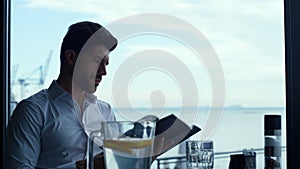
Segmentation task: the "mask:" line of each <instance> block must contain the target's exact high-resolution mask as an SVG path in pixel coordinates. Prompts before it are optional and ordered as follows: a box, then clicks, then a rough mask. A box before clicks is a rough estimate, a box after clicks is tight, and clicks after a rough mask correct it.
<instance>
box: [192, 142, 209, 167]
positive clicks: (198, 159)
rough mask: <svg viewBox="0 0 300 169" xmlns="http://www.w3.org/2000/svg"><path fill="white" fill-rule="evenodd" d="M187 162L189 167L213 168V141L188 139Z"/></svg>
mask: <svg viewBox="0 0 300 169" xmlns="http://www.w3.org/2000/svg"><path fill="white" fill-rule="evenodd" d="M186 164H187V168H188V169H212V168H213V166H214V149H213V141H212V140H200V141H199V140H191V141H187V142H186Z"/></svg>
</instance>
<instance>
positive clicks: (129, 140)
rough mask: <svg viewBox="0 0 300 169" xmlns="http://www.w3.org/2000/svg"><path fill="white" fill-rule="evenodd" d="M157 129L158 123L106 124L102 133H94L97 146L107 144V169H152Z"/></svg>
mask: <svg viewBox="0 0 300 169" xmlns="http://www.w3.org/2000/svg"><path fill="white" fill-rule="evenodd" d="M155 127H156V123H155V122H151V121H139V122H132V121H114V122H102V123H101V130H99V131H95V132H92V133H91V139H92V141H93V142H94V143H96V145H97V143H98V144H99V145H98V146H102V145H103V149H104V160H105V167H106V169H149V168H150V166H151V162H152V156H153V145H154V136H155ZM92 145H94V144H92ZM92 145H91V147H90V150H92V151H93V150H94V148H93V146H92ZM91 154H93V153H91ZM89 161H90V162H92V161H93V160H89ZM90 166H91V167H92V166H93V164H91V165H90Z"/></svg>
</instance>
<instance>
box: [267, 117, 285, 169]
mask: <svg viewBox="0 0 300 169" xmlns="http://www.w3.org/2000/svg"><path fill="white" fill-rule="evenodd" d="M264 127H265V132H264V137H265V138H264V139H265V169H281V116H280V115H265V117H264Z"/></svg>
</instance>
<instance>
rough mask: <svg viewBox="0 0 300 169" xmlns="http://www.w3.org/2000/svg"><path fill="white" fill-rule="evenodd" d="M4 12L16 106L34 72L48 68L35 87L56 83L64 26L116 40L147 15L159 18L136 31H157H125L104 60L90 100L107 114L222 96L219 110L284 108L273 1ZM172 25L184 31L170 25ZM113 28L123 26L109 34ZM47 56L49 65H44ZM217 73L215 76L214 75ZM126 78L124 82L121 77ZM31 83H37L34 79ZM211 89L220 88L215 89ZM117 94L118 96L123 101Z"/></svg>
mask: <svg viewBox="0 0 300 169" xmlns="http://www.w3.org/2000/svg"><path fill="white" fill-rule="evenodd" d="M165 4H166V5H165ZM11 12H12V15H11V23H12V24H11V67H12V71H11V73H12V77H14V78H12V79H15V81H14V85H13V87H12V91H13V93H14V95H15V97H16V99H17V100H20V99H21V96H20V95H21V94H20V93H21V89H20V85H19V84H18V79H20V78H25V77H27V76H28V75H29V74H30V73H31V72H32V71H34V70H36V69H37V68H38V67H39V66H41V65H42V66H44V67H46V65H48V71H47V72H48V73H47V76H46V78H45V84H44V86H42V88H47V87H48V86H49V85H50V83H51V82H52V80H54V79H56V78H57V76H58V73H59V66H60V65H59V64H60V63H59V52H60V44H61V42H62V39H63V36H64V35H65V33H66V31H67V28H68V26H69V25H70V24H72V23H75V22H78V21H83V20H90V21H95V22H98V23H100V24H101V25H103V26H107V27H108V28H111V31H112V33H113V34H116V35H118V36H120V37H121V35H120V34H119V33H122V32H126V31H128V32H130V29H132V30H133V31H135V27H134V25H135V24H137V23H130V22H131V21H133V20H132V19H131V20H130V19H129V20H128V19H127V18H131V17H132V16H140V15H141V14H145V13H147V14H148V15H149V14H150V15H149V16H154V14H158V15H159V16H162V18H159V17H157V20H155V21H153V20H151V17H149V18H150V19H149V18H147V17H145V19H144V20H143V19H142V20H139V23H140V24H137V26H145V27H146V28H149V27H151V28H152V27H153V29H154V30H156V31H157V32H154V33H153V32H144V33H141V34H134V32H133V33H132V34H131V36H128V37H126V38H121V39H119V40H120V43H119V44H118V47H117V49H116V50H115V51H113V52H112V53H111V54H110V64H109V66H108V75H107V76H106V77H104V79H103V82H101V83H102V84H101V86H99V89H98V91H97V92H96V93H95V94H96V95H97V97H98V98H99V99H102V100H104V101H107V102H109V103H111V104H112V106H114V107H116V106H117V107H126V106H128V104H131V106H133V107H151V106H152V107H160V106H167V107H176V106H179V105H180V106H207V105H211V104H212V102H213V100H214V99H216V100H218V99H219V98H218V96H219V95H222V92H224V93H225V100H224V105H225V106H230V105H243V106H246V107H253V106H255V107H284V106H285V101H284V100H285V99H284V98H285V84H284V82H285V81H284V69H285V68H284V41H283V40H284V32H283V30H284V29H283V28H284V26H283V2H282V1H281V0H265V1H259V0H255V1H253V0H223V1H221V0H210V1H207V0H197V1H196V0H191V1H188V2H187V1H183V0H173V1H168V0H161V1H141V0H132V1H130V3H128V2H127V1H115V0H112V1H101V0H86V1H82V0H72V1H71V0H64V1H61V0H42V1H40V0H16V1H13V2H12V11H11ZM151 14H153V15H151ZM167 16H168V17H170V18H173V19H174V23H173V24H171V25H174V27H172V29H171V30H172V31H174V32H172V31H170V33H168V32H167V31H168V30H169V28H168V27H167V26H168V24H169V22H168V20H167V21H165V20H164V19H165V18H166V17H167ZM124 18H125V19H124ZM123 20H125V21H124V22H122V21H123ZM160 20H161V22H159V21H160ZM180 21H182V22H183V23H187V24H189V25H190V26H189V27H184V24H183V25H181V24H178V22H180ZM170 22H171V21H170ZM118 23H122V24H123V26H120V27H117V28H116V26H115V25H117V24H118ZM151 23H158V24H151ZM122 24H121V25H122ZM124 25H125V26H124ZM191 27H192V28H195V29H197V31H198V32H200V33H201V35H202V38H203V39H202V40H203V44H204V46H205V45H207V44H208V46H209V49H213V50H214V52H215V54H216V56H217V58H216V60H217V61H218V62H219V63H220V65H218V64H217V62H215V61H214V62H209V63H207V62H206V60H205V59H206V55H201V54H200V55H199V53H197V50H195V48H194V46H196V47H197V48H198V47H199V48H201V47H202V48H201V50H203V52H204V53H205V52H206V50H208V49H207V48H205V47H204V46H203V45H202V44H200V43H199V44H198V43H197V44H196V42H198V41H197V40H199V39H197V38H196V37H193V35H194V34H192V33H191V32H189V31H190V29H186V28H191ZM136 29H138V27H137V28H136ZM165 30H167V31H166V32H167V33H166V32H164V31H165ZM172 33H174V34H175V36H174V34H173V36H172ZM181 34H182V35H186V36H183V37H184V38H186V39H185V41H184V40H182V39H180V38H178V37H176V35H178V36H179V35H181ZM189 42H190V43H189ZM191 44H192V45H191ZM195 44H196V45H195ZM193 45H194V46H193ZM197 45H198V46H197ZM210 47H211V48H210ZM204 48H205V49H204ZM50 51H53V53H52V55H51V60H50V62H49V63H46V60H47V58H48V57H49V55H50ZM202 54H203V53H202ZM147 56H149V57H147ZM151 56H153V57H151ZM168 56H169V57H168ZM141 58H142V59H141ZM139 59H140V60H139ZM147 59H148V60H147ZM208 59H211V58H208ZM146 63H147V64H148V65H147V64H146ZM143 64H145V65H144V67H140V68H138V66H136V65H143ZM16 65H19V66H18V69H17V71H14V70H13V68H14V67H16ZM175 65H177V66H178V67H175ZM159 66H160V67H159ZM210 66H211V67H210ZM216 67H217V68H216ZM126 68H128V69H126ZM217 69H218V71H220V70H221V72H218V73H217V74H214V71H215V70H216V71H217ZM130 71H131V73H132V74H131V75H132V76H128V74H129V73H130ZM182 72H185V73H186V74H183V75H182ZM222 75H224V85H222V84H223V83H222V78H221V77H222ZM32 77H35V78H38V77H39V76H38V74H37V73H35V75H33V76H32ZM125 77H127V79H125ZM214 79H217V80H215V81H214ZM220 79H221V80H220ZM34 86H35V85H33V84H32V85H31V86H29V87H27V91H26V92H25V93H26V96H29V95H30V94H32V92H36V91H37V90H39V88H35V87H34ZM216 86H221V89H220V90H215V88H216ZM222 86H223V87H224V89H223V88H222ZM124 90H126V91H124ZM221 90H224V91H221ZM117 91H119V92H120V93H122V92H123V93H125V94H124V95H122V96H124V97H120V96H119V95H118V94H119V93H117ZM216 91H217V93H216ZM220 91H221V92H220ZM127 101H129V102H127Z"/></svg>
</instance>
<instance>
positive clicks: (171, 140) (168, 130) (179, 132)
mask: <svg viewBox="0 0 300 169" xmlns="http://www.w3.org/2000/svg"><path fill="white" fill-rule="evenodd" d="M200 130H201V129H200V128H199V127H198V126H196V125H192V126H189V125H187V124H186V123H185V122H184V121H182V120H180V119H179V118H178V117H176V116H175V115H174V114H171V115H169V116H166V117H164V118H162V119H158V121H157V122H156V131H155V141H154V153H155V154H156V156H159V155H161V154H163V153H165V152H166V151H168V150H170V149H171V148H173V147H175V146H176V145H178V144H180V143H181V142H183V141H184V140H186V139H188V138H189V137H191V136H192V135H194V134H196V133H198V132H199V131H200ZM161 144H163V145H161ZM160 147H162V148H160ZM159 149H160V150H159ZM155 151H156V152H155ZM157 151H158V152H157Z"/></svg>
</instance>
